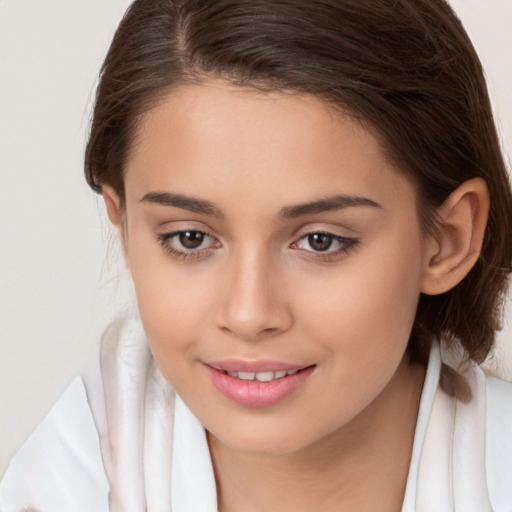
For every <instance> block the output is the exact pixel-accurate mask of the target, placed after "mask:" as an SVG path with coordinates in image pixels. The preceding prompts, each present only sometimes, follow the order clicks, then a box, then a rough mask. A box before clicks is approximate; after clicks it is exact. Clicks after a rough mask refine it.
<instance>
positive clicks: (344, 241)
mask: <svg viewBox="0 0 512 512" xmlns="http://www.w3.org/2000/svg"><path fill="white" fill-rule="evenodd" d="M185 233H195V234H199V235H201V236H203V237H204V238H209V239H211V240H213V241H214V242H215V245H214V246H213V247H206V248H203V249H190V250H183V251H180V250H178V249H175V248H174V247H172V245H171V244H170V242H171V241H172V240H173V239H174V238H176V237H178V236H179V235H183V234H185ZM314 235H323V236H325V237H328V238H329V239H330V243H331V245H332V243H333V242H337V243H338V244H340V247H339V248H338V249H336V250H335V251H331V252H327V251H329V250H330V247H328V248H327V249H326V252H323V251H314V250H311V251H308V250H306V249H301V248H300V247H297V246H298V244H299V243H300V242H301V241H303V240H307V239H308V238H309V237H311V236H314ZM157 240H158V242H159V243H160V245H161V246H162V247H163V249H164V250H165V251H166V252H168V253H169V254H170V255H171V256H174V257H177V258H181V259H184V260H186V259H191V258H202V257H208V255H210V254H211V252H212V251H213V250H214V249H215V246H217V247H218V246H219V245H220V243H219V241H218V240H217V239H216V238H214V237H213V236H211V235H209V234H208V233H205V232H204V231H200V230H197V229H190V230H186V229H184V230H180V231H173V232H171V233H159V234H157ZM201 245H202V243H201ZM358 246H359V240H358V239H357V238H348V237H344V236H339V235H334V234H333V233H329V232H326V231H311V232H308V233H305V234H303V235H302V236H301V237H300V238H299V239H298V240H297V241H296V242H293V243H292V244H291V247H292V248H294V249H297V250H301V251H304V252H307V253H311V254H313V255H314V256H313V257H314V258H316V259H318V260H320V261H333V260H337V259H339V258H341V257H342V256H344V255H346V254H348V253H350V252H352V251H354V250H356V249H357V248H358Z"/></svg>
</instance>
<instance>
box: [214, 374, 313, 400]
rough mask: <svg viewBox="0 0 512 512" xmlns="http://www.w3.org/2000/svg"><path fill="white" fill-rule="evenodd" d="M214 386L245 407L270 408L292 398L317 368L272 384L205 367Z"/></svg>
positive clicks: (273, 381)
mask: <svg viewBox="0 0 512 512" xmlns="http://www.w3.org/2000/svg"><path fill="white" fill-rule="evenodd" d="M205 368H206V370H207V371H208V374H209V376H210V379H211V380H212V382H213V385H214V386H215V387H216V388H217V390H218V391H220V392H221V393H222V394H223V395H224V396H225V397H226V398H229V399H230V400H232V401H233V402H235V403H237V404H238V405H241V406H243V407H251V408H253V409H256V408H262V407H270V406H271V405H275V404H277V403H279V402H281V401H283V400H284V399H285V398H287V397H288V396H290V395H291V394H292V393H293V392H294V391H295V390H296V389H297V388H298V387H299V386H301V385H302V384H303V383H304V382H305V381H306V380H307V379H308V377H309V376H310V375H311V374H312V373H313V371H314V369H315V366H308V367H307V368H304V369H303V370H300V371H298V372H297V373H294V374H293V375H287V376H286V377H282V378H280V379H275V380H272V381H270V382H260V381H258V380H242V379H238V378H236V377H231V376H230V375H228V374H226V373H223V372H222V371H220V370H217V369H215V368H212V367H211V366H208V365H205Z"/></svg>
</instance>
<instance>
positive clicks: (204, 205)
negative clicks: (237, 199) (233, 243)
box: [141, 192, 224, 217]
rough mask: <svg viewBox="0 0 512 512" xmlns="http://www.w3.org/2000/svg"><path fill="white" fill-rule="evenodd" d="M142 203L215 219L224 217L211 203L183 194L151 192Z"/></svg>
mask: <svg viewBox="0 0 512 512" xmlns="http://www.w3.org/2000/svg"><path fill="white" fill-rule="evenodd" d="M141 202H148V203H155V204H160V205H162V206H174V207H175V208H181V209H182V210H188V211H190V212H194V213H202V214H204V215H212V216H213V217H224V214H223V213H222V211H221V210H220V209H219V208H217V207H216V206H215V205H214V204H213V203H210V201H206V200H204V199H197V198H195V197H190V196H186V195H183V194H171V193H170V192H149V193H148V194H146V195H145V196H144V197H143V198H142V199H141Z"/></svg>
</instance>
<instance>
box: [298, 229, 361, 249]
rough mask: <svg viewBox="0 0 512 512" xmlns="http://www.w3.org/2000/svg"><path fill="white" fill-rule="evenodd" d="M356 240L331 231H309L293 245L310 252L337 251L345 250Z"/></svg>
mask: <svg viewBox="0 0 512 512" xmlns="http://www.w3.org/2000/svg"><path fill="white" fill-rule="evenodd" d="M356 243H357V241H356V240H355V239H353V238H346V237H343V236H337V235H333V234H331V233H309V234H307V235H304V236H303V237H302V238H300V239H299V241H298V242H295V244H294V246H295V247H296V248H298V249H304V250H306V251H310V252H318V253H338V252H344V251H347V250H348V249H349V248H351V247H353V246H354V245H355V244H356Z"/></svg>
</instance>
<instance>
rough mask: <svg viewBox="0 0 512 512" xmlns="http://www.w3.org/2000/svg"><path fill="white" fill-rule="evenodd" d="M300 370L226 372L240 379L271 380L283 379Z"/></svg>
mask: <svg viewBox="0 0 512 512" xmlns="http://www.w3.org/2000/svg"><path fill="white" fill-rule="evenodd" d="M298 371H299V370H298V369H297V370H289V371H284V370H280V371H277V372H259V373H253V372H226V373H227V374H228V375H229V376H231V377H235V378H236V379H240V380H257V381H259V382H270V381H272V380H276V379H282V378H283V377H286V376H288V375H293V374H294V373H297V372H298Z"/></svg>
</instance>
